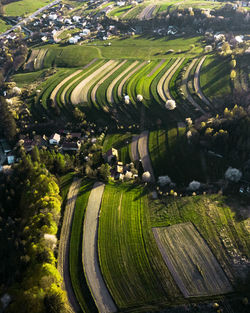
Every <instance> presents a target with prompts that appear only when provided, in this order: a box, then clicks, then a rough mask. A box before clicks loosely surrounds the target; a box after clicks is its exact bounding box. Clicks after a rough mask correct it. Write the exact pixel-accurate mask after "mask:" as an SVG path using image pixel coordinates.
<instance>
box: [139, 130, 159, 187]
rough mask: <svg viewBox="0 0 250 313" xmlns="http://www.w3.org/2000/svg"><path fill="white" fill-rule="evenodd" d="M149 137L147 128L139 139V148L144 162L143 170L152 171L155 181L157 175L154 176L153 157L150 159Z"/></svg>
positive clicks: (152, 178) (152, 180) (153, 180)
mask: <svg viewBox="0 0 250 313" xmlns="http://www.w3.org/2000/svg"><path fill="white" fill-rule="evenodd" d="M148 137H149V132H148V130H145V131H144V132H142V133H141V135H140V138H139V141H138V150H139V155H140V159H141V162H142V166H143V170H144V172H149V173H150V175H151V182H152V183H154V182H155V176H154V171H153V167H152V164H151V159H150V156H149V152H148Z"/></svg>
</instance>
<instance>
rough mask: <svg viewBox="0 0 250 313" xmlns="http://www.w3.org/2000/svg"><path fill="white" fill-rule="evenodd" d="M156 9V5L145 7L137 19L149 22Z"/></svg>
mask: <svg viewBox="0 0 250 313" xmlns="http://www.w3.org/2000/svg"><path fill="white" fill-rule="evenodd" d="M155 8H156V5H153V4H151V5H149V6H147V7H146V8H145V9H144V10H142V12H141V13H140V14H139V16H138V19H139V20H140V21H142V20H150V19H151V18H153V12H154V10H155Z"/></svg>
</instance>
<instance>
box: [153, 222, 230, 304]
mask: <svg viewBox="0 0 250 313" xmlns="http://www.w3.org/2000/svg"><path fill="white" fill-rule="evenodd" d="M153 232H154V235H155V238H156V240H157V244H158V246H159V249H160V250H161V253H162V256H163V258H164V260H165V262H166V264H167V265H168V266H169V269H170V271H171V273H172V275H173V277H174V279H175V280H176V283H177V284H178V286H179V288H180V290H181V291H182V293H183V295H184V297H185V298H189V297H202V296H213V295H218V294H225V293H229V292H232V286H231V284H230V282H229V281H228V279H227V277H226V275H225V273H224V272H223V270H222V268H221V266H220V265H219V263H218V261H217V260H216V258H215V257H214V255H213V254H212V252H211V250H210V249H209V247H208V245H207V244H206V242H205V241H204V239H203V238H202V237H201V236H200V234H199V232H198V231H197V230H196V228H195V227H194V225H193V224H192V223H190V222H187V223H180V224H176V225H172V226H170V227H166V228H163V227H160V228H154V229H153ZM170 264H171V266H170Z"/></svg>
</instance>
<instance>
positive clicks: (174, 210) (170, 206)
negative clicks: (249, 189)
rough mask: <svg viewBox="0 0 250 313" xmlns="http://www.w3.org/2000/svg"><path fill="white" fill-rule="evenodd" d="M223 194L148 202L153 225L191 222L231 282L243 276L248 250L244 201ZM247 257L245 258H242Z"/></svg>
mask: <svg viewBox="0 0 250 313" xmlns="http://www.w3.org/2000/svg"><path fill="white" fill-rule="evenodd" d="M238 201H239V200H238V199H236V198H233V197H231V196H228V197H226V196H222V195H217V194H215V195H201V196H192V197H183V198H181V197H177V198H174V197H173V198H171V197H168V198H166V199H163V200H162V201H154V202H150V211H151V221H152V226H153V227H166V226H170V225H175V224H178V223H186V222H191V223H193V224H194V226H195V227H196V228H197V230H198V231H199V233H200V234H201V236H202V237H203V238H204V239H205V241H206V242H207V244H208V245H209V247H210V249H211V250H212V252H213V254H214V256H215V257H216V259H217V260H218V261H219V263H220V265H221V266H222V268H223V270H224V271H225V273H226V275H227V277H228V278H229V280H230V281H231V282H233V283H234V284H235V283H236V282H237V280H238V279H243V277H244V275H245V274H244V273H246V271H247V267H248V261H247V258H249V253H250V247H249V240H248V236H249V232H248V231H249V218H247V217H246V216H243V215H241V214H243V212H244V208H245V209H246V207H247V202H241V205H239V203H238ZM244 256H246V258H245V257H244Z"/></svg>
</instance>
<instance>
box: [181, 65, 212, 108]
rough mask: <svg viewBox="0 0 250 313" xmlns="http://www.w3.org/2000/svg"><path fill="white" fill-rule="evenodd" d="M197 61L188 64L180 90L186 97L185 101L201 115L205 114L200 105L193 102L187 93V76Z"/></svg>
mask: <svg viewBox="0 0 250 313" xmlns="http://www.w3.org/2000/svg"><path fill="white" fill-rule="evenodd" d="M196 61H197V59H193V60H192V62H191V63H190V64H189V66H188V68H187V70H186V71H185V74H184V76H183V79H182V87H181V88H182V90H183V93H184V95H185V96H186V98H187V100H188V101H189V102H190V103H191V104H192V105H193V106H194V107H195V108H196V109H197V110H199V111H201V112H202V113H203V114H205V113H206V112H205V111H204V110H203V109H202V108H201V107H200V105H199V104H198V103H197V102H195V100H194V99H193V97H192V96H191V94H190V93H189V90H188V86H187V85H188V78H189V74H190V71H191V70H192V68H193V67H194V65H195V63H196Z"/></svg>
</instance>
